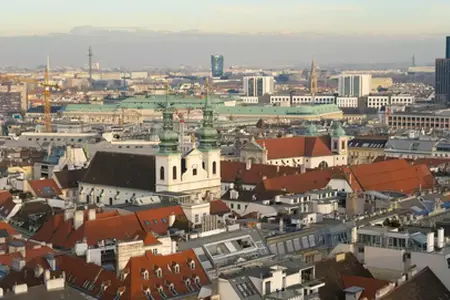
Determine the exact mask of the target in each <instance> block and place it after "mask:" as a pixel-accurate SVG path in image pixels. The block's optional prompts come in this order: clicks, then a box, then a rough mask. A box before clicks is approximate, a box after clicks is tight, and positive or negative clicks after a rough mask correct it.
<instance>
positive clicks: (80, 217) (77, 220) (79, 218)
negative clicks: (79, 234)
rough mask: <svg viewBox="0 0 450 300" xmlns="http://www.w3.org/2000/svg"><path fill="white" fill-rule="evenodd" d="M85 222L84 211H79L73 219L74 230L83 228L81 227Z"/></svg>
mask: <svg viewBox="0 0 450 300" xmlns="http://www.w3.org/2000/svg"><path fill="white" fill-rule="evenodd" d="M83 222H84V211H82V210H77V211H76V212H75V216H74V218H73V228H74V229H75V230H77V229H78V228H80V227H81V225H83Z"/></svg>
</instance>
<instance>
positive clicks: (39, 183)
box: [28, 179, 62, 198]
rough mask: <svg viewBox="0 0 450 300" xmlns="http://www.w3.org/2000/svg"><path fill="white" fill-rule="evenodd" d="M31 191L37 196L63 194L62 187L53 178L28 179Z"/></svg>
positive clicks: (47, 196) (44, 196) (45, 196)
mask: <svg viewBox="0 0 450 300" xmlns="http://www.w3.org/2000/svg"><path fill="white" fill-rule="evenodd" d="M28 185H29V186H30V188H31V190H32V191H31V193H32V194H34V195H36V197H42V198H52V197H57V196H59V195H61V193H62V192H61V189H60V188H59V186H58V185H57V184H56V182H55V180H53V179H42V180H28Z"/></svg>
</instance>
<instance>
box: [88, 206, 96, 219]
mask: <svg viewBox="0 0 450 300" xmlns="http://www.w3.org/2000/svg"><path fill="white" fill-rule="evenodd" d="M95 218H96V212H95V209H90V210H88V220H89V221H94V220H95Z"/></svg>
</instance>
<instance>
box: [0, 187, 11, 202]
mask: <svg viewBox="0 0 450 300" xmlns="http://www.w3.org/2000/svg"><path fill="white" fill-rule="evenodd" d="M10 198H12V195H11V193H10V192H9V191H6V190H3V191H0V206H2V205H3V204H4V203H5V202H6V201H7V200H8V199H10Z"/></svg>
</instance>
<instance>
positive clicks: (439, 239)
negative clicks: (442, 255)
mask: <svg viewBox="0 0 450 300" xmlns="http://www.w3.org/2000/svg"><path fill="white" fill-rule="evenodd" d="M444 239H445V235H444V228H442V227H441V228H439V229H438V231H437V247H438V248H439V249H442V248H444V244H445V242H444Z"/></svg>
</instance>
